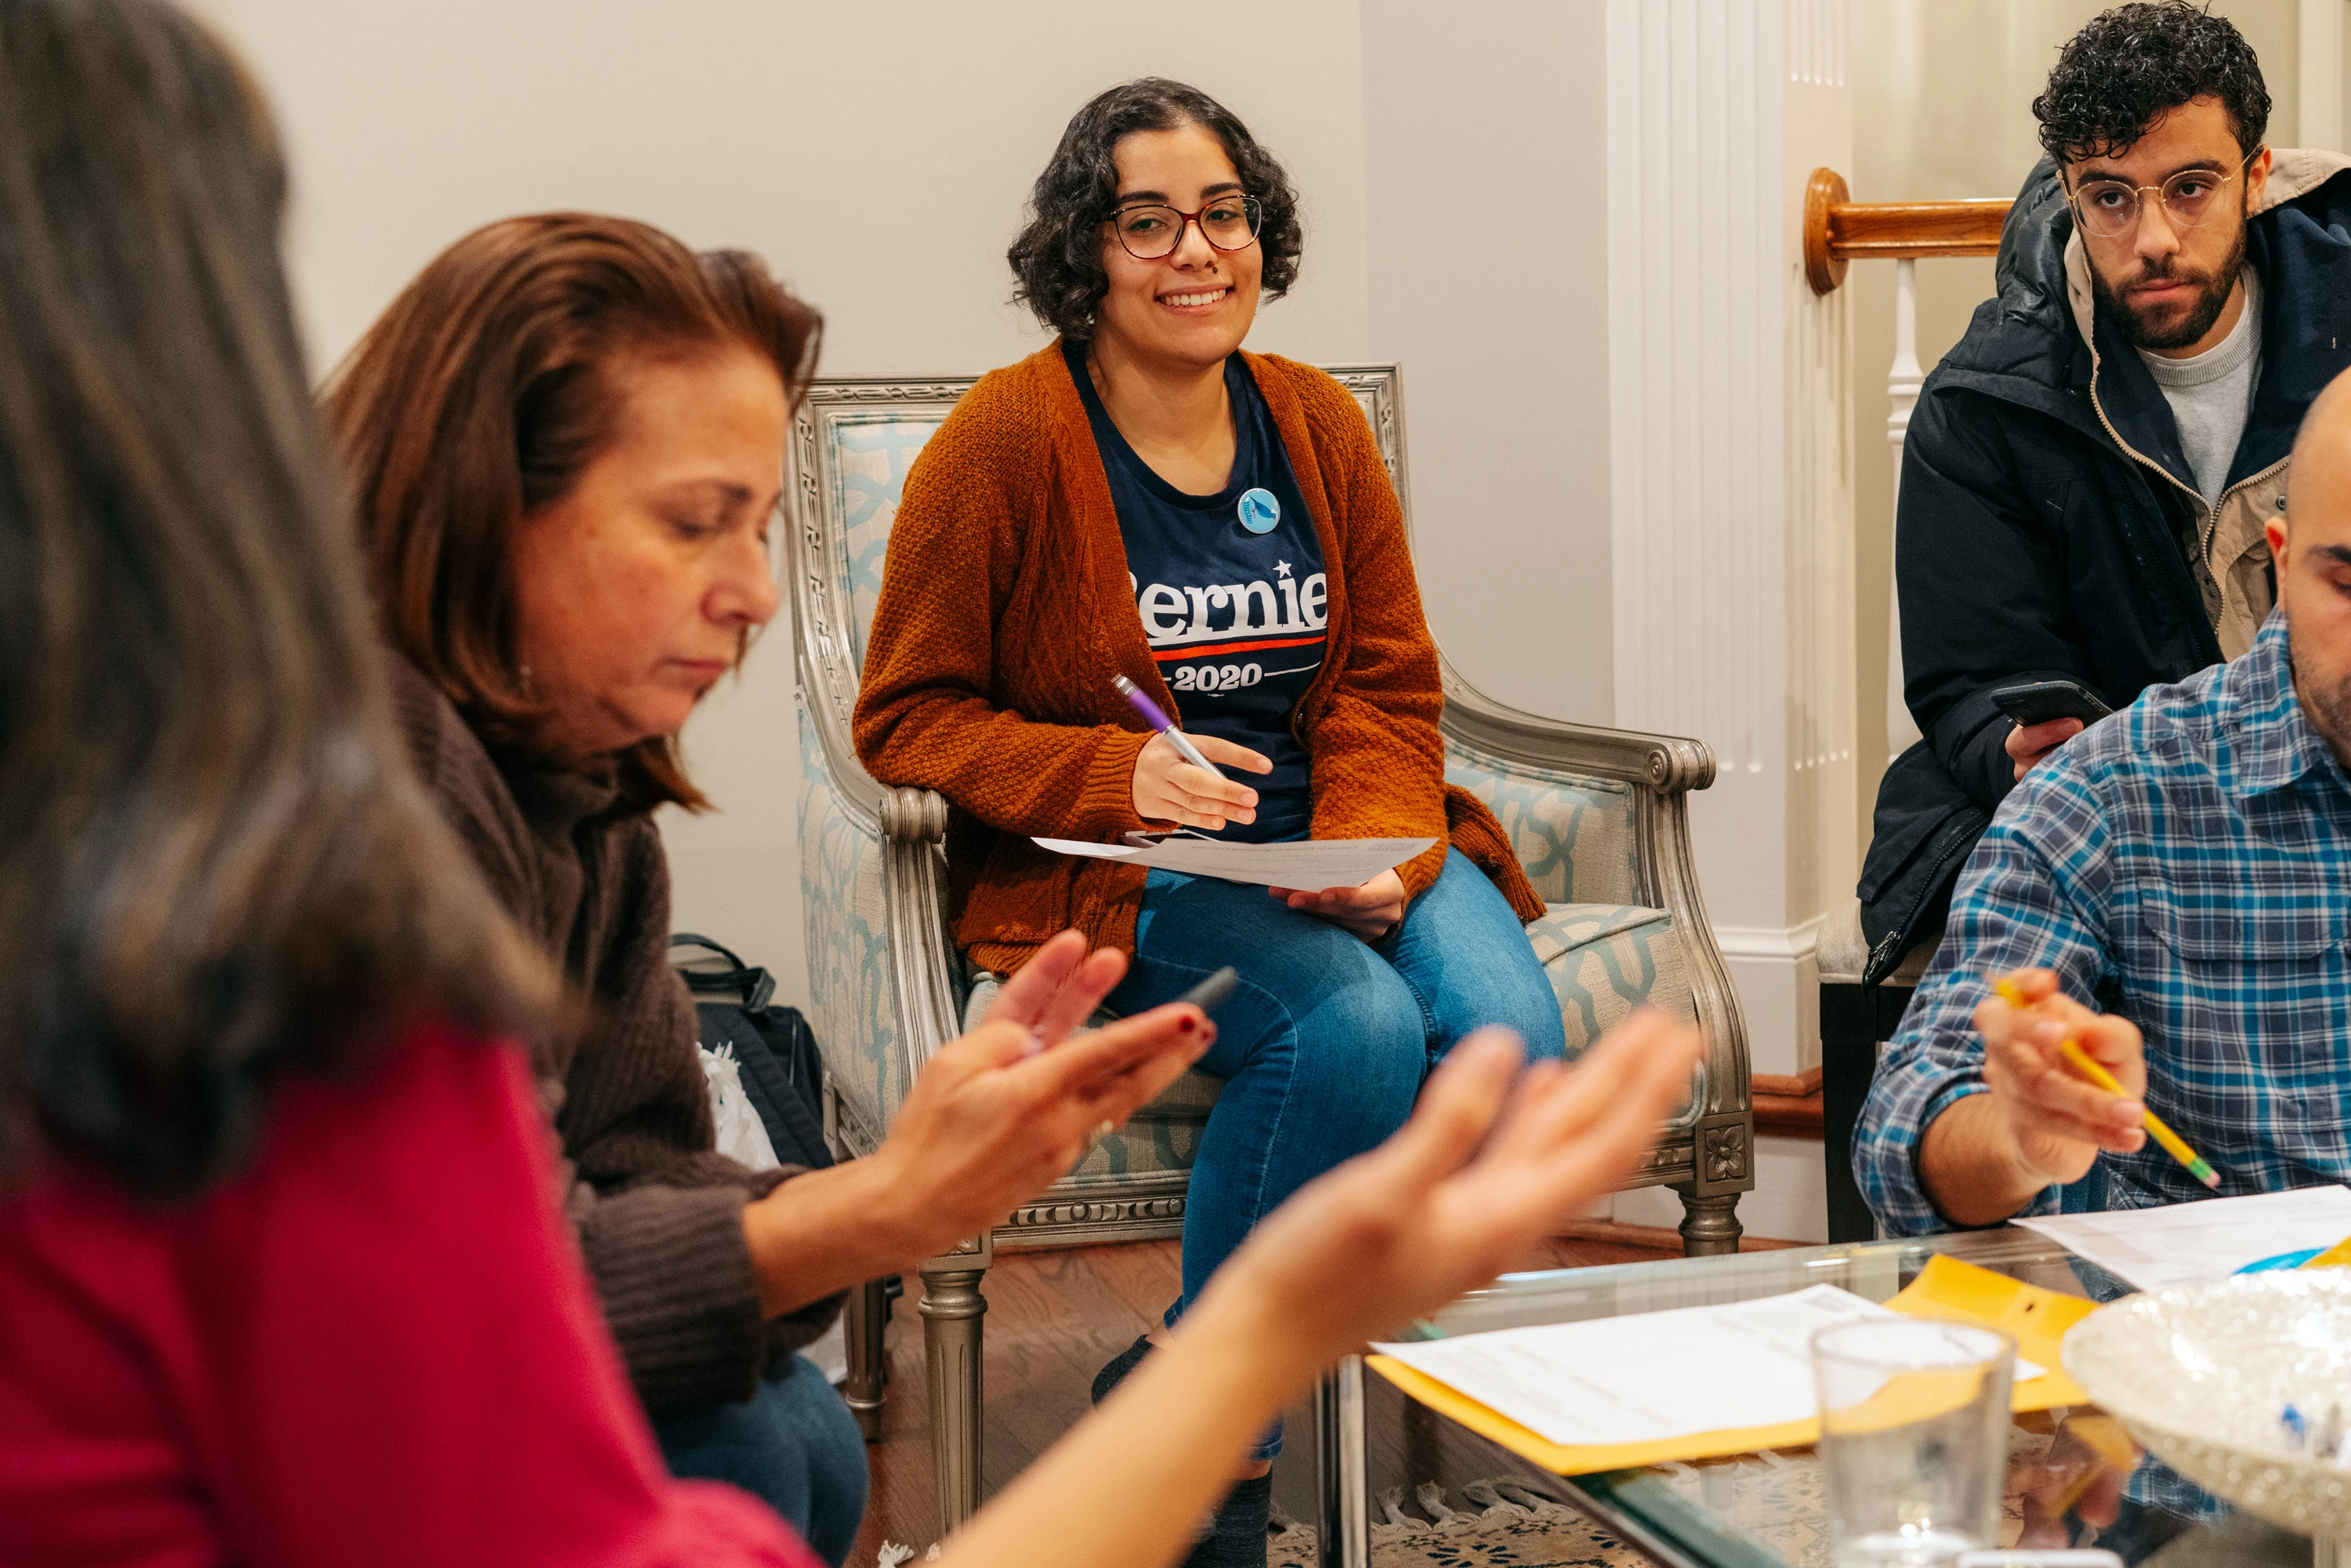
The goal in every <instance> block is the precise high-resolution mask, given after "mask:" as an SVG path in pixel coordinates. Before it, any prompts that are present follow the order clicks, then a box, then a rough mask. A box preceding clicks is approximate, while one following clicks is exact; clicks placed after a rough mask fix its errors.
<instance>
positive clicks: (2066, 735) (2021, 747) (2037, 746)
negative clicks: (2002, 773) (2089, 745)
mask: <svg viewBox="0 0 2351 1568" xmlns="http://www.w3.org/2000/svg"><path fill="white" fill-rule="evenodd" d="M2082 729H2083V724H2082V721H2081V720H2080V719H2078V718H2053V719H2046V720H2043V722H2042V723H2040V724H2021V725H2018V726H2017V727H2015V728H2014V729H2011V730H2010V731H2009V732H2008V739H2007V740H2006V741H2005V742H2004V743H2003V744H2004V746H2005V747H2006V748H2007V751H2008V758H2009V760H2010V761H2011V763H2013V764H2014V765H2015V769H2016V776H2017V778H2018V779H2023V777H2024V776H2025V775H2026V774H2027V773H2029V772H2031V771H2032V765H2033V764H2034V763H2036V762H2039V761H2040V760H2041V759H2042V758H2045V757H2047V756H2048V755H2049V754H2050V753H2051V752H2053V751H2054V750H2056V749H2057V748H2058V747H2061V746H2063V745H2064V744H2065V743H2066V742H2067V741H2069V740H2071V739H2073V738H2074V737H2075V736H2077V735H2079V734H2081V733H2082Z"/></svg>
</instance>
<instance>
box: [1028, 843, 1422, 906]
mask: <svg viewBox="0 0 2351 1568" xmlns="http://www.w3.org/2000/svg"><path fill="white" fill-rule="evenodd" d="M1129 839H1130V841H1128V842H1126V843H1123V844H1091V843H1084V842H1081V841H1079V840H1076V839H1039V840H1037V841H1036V842H1038V843H1039V844H1041V845H1043V846H1044V847H1045V848H1046V849H1049V850H1051V851H1052V852H1054V853H1056V854H1064V855H1088V856H1091V857H1092V858H1093V859H1096V860H1106V861H1124V862H1127V863H1128V864H1129V865H1148V866H1157V867H1159V868H1160V869H1162V870H1164V871H1176V872H1182V873H1185V874H1186V875H1187V876H1213V877H1218V878H1221V879H1222V880H1224V881H1226V882H1242V883H1262V884H1264V885H1265V886H1267V887H1294V888H1300V889H1302V890H1304V891H1306V892H1309V893H1312V892H1319V891H1320V890H1322V889H1323V888H1326V887H1361V886H1362V885H1363V884H1364V883H1367V882H1369V881H1371V880H1372V878H1374V877H1375V876H1377V875H1379V874H1380V873H1382V872H1384V871H1387V870H1389V869H1391V868H1392V867H1395V866H1400V865H1402V864H1404V862H1406V861H1408V860H1410V859H1412V858H1413V856H1415V855H1416V854H1418V853H1420V852H1422V851H1423V850H1426V848H1428V847H1429V846H1430V845H1431V844H1433V843H1435V842H1437V841H1436V840H1435V839H1300V840H1297V841H1293V842H1290V843H1286V844H1241V843H1228V842H1227V841H1224V840H1222V839H1203V838H1194V837H1191V836H1189V835H1179V834H1175V833H1170V834H1168V835H1167V836H1166V837H1165V838H1156V837H1153V836H1150V835H1147V834H1142V833H1135V834H1131V835H1130V836H1129Z"/></svg>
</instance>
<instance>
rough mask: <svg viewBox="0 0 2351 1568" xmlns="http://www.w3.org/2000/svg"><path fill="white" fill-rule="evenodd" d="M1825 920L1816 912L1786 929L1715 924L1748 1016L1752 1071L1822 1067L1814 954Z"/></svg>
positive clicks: (1817, 969)
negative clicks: (1809, 917)
mask: <svg viewBox="0 0 2351 1568" xmlns="http://www.w3.org/2000/svg"><path fill="white" fill-rule="evenodd" d="M1823 918H1824V917H1823V916H1821V915H1814V916H1813V917H1812V918H1811V919H1809V920H1805V921H1802V922H1800V923H1798V924H1796V925H1789V926H1784V927H1781V926H1770V925H1718V926H1716V927H1715V928H1714V939H1715V941H1716V942H1717V943H1718V944H1719V945H1720V946H1721V948H1722V956H1723V958H1724V960H1725V961H1726V962H1727V963H1728V964H1729V967H1730V978H1731V983H1732V984H1733V985H1735V986H1737V987H1738V988H1739V1005H1740V1009H1741V1010H1742V1011H1743V1012H1745V1014H1746V1015H1747V1053H1748V1065H1749V1067H1750V1070H1751V1071H1756V1072H1777V1073H1797V1072H1802V1071H1805V1070H1806V1069H1808V1068H1813V1067H1817V1066H1819V1065H1820V1061H1821V971H1820V964H1819V962H1818V960H1817V959H1816V958H1815V956H1814V953H1815V950H1816V949H1817V947H1818V946H1819V943H1820V935H1821V922H1822V920H1823Z"/></svg>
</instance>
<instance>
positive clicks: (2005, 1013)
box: [1976, 969, 2147, 1183]
mask: <svg viewBox="0 0 2351 1568" xmlns="http://www.w3.org/2000/svg"><path fill="white" fill-rule="evenodd" d="M2008 979H2009V981H2010V983H2011V984H2012V985H2013V986H2014V987H2015V988H2016V989H2017V990H2018V992H2019V993H2021V994H2022V996H2023V998H2025V1001H2026V1003H2027V1005H2026V1006H2025V1007H2023V1008H2017V1007H2013V1006H2011V1005H2010V1004H2009V1003H2008V1002H2006V1001H2003V1000H2001V998H1999V997H1993V998H1991V999H1990V1000H1989V1001H1987V1002H1985V1003H1984V1004H1983V1005H1982V1006H1981V1007H1979V1008H1978V1009H1976V1028H1977V1029H1978V1030H1980V1031H1981V1032H1982V1034H1983V1040H1984V1083H1985V1085H1986V1086H1987V1087H1988V1088H1990V1089H1991V1102H1992V1104H1993V1106H1994V1107H1995V1109H1996V1111H1997V1113H1998V1114H1999V1118H2000V1121H1999V1125H2000V1126H2001V1128H2002V1129H2003V1130H2004V1132H2005V1134H2006V1135H2007V1137H2008V1138H2009V1139H2010V1140H2011V1141H2012V1143H2013V1145H2014V1155H2015V1157H2016V1159H2017V1161H2018V1162H2019V1165H2020V1166H2021V1167H2022V1174H2023V1175H2025V1176H2030V1177H2035V1178H2038V1180H2039V1181H2040V1182H2042V1183H2047V1182H2059V1183H2064V1182H2072V1181H2079V1180H2081V1179H2082V1177H2083V1176H2085V1175H2086V1174H2087V1173H2088V1171H2089V1169H2090V1166H2091V1163H2092V1162H2093V1161H2095V1159H2096V1158H2097V1157H2098V1151H2099V1150H2101V1149H2108V1150H2111V1151H2113V1152H2114V1153H2116V1154H2118V1155H2128V1154H2136V1153H2137V1152H2138V1150H2139V1149H2140V1148H2141V1147H2142V1146H2144V1145H2145V1144H2146V1143H2147V1133H2146V1131H2145V1130H2144V1129H2143V1128H2142V1127H2141V1125H2140V1118H2141V1117H2143V1116H2144V1115H2146V1113H2147V1107H2146V1105H2145V1104H2143V1103H2141V1101H2140V1096H2142V1095H2144V1094H2145V1093H2146V1092H2147V1055H2146V1048H2145V1044H2144V1042H2143V1041H2142V1040H2140V1038H2139V1032H2138V1028H2137V1025H2135V1024H2133V1023H2132V1022H2131V1021H2130V1020H2129V1019H2122V1018H2116V1017H2114V1016H2112V1015H2111V1014H2106V1013H2094V1012H2092V1011H2091V1010H2090V1009H2087V1008H2085V1007H2084V1006H2082V1005H2081V1004H2080V1003H2079V1002H2077V1001H2075V1000H2074V998H2071V997H2069V996H2067V995H2065V993H2064V992H2063V991H2061V990H2059V989H2058V988H2057V977H2056V976H2055V975H2053V974H2052V973H2050V971H2048V970H2047V969H2020V970H2018V971H2017V972H2016V973H2015V974H2013V975H2011V976H2009V977H2008ZM2068 1034H2071V1035H2072V1036H2073V1037H2074V1039H2075V1040H2078V1041H2080V1042H2081V1046H2082V1049H2083V1050H2084V1051H2087V1052H2089V1054H2090V1056H2091V1057H2092V1059H2094V1060H2095V1061H2097V1063H2098V1064H2099V1065H2100V1066H2102V1067H2104V1068H2105V1070H2106V1071H2109V1072H2111V1073H2113V1074H2114V1075H2115V1079H2116V1082H2119V1083H2121V1084H2122V1086H2123V1087H2124V1088H2125V1089H2126V1090H2127V1091H2129V1094H2128V1097H2125V1096H2122V1095H2116V1094H2109V1093H2107V1092H2105V1090H2103V1089H2101V1088H2099V1087H2098V1086H2097V1085H2096V1084H2095V1083H2091V1082H2087V1081H2086V1080H2085V1079H2084V1078H2082V1077H2081V1076H2080V1075H2079V1074H2078V1073H2076V1072H2075V1071H2074V1070H2073V1068H2071V1067H2070V1066H2068V1065H2067V1064H2066V1061H2065V1058H2064V1053H2063V1052H2062V1051H2059V1049H2058V1047H2059V1045H2060V1043H2061V1042H2062V1041H2063V1040H2064V1039H2065V1037H2066V1036H2067V1035H2068Z"/></svg>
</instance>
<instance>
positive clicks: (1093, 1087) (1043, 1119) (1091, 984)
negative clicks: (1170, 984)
mask: <svg viewBox="0 0 2351 1568" xmlns="http://www.w3.org/2000/svg"><path fill="white" fill-rule="evenodd" d="M1125 973H1126V956H1125V955H1124V954H1123V953H1119V952H1117V951H1115V950H1113V949H1108V948H1105V949H1103V950H1102V951H1100V952H1097V953H1093V954H1088V953H1087V951H1086V944H1085V938H1084V937H1082V936H1079V935H1078V934H1077V933H1076V932H1074V931H1065V932H1063V933H1061V935H1060V936H1056V937H1054V938H1053V939H1052V940H1051V941H1050V942H1048V943H1047V944H1045V946H1043V947H1042V948H1040V949H1039V951H1038V953H1037V956H1035V957H1033V958H1031V959H1030V960H1029V963H1028V965H1027V967H1024V968H1022V969H1021V970H1020V972H1019V974H1017V975H1015V976H1013V977H1012V978H1011V979H1010V980H1009V981H1008V982H1007V984H1006V985H1005V988H1004V991H1003V994H1002V995H1000V996H998V998H997V999H996V1004H995V1005H994V1006H993V1007H992V1008H990V1009H988V1014H987V1020H986V1021H985V1022H983V1023H982V1024H981V1025H980V1026H979V1027H978V1028H977V1029H976V1030H972V1031H971V1032H970V1033H969V1034H967V1035H965V1036H963V1037H962V1038H961V1039H960V1040H954V1041H952V1042H950V1043H949V1044H948V1045H946V1047H945V1048H944V1049H942V1050H941V1051H939V1053H938V1054H937V1055H936V1056H935V1057H933V1058H932V1059H931V1061H930V1062H929V1064H928V1065H926V1066H925V1068H924V1069H923V1071H921V1073H919V1074H918V1075H917V1076H916V1077H915V1079H914V1086H913V1087H912V1088H911V1089H909V1090H908V1091H907V1093H906V1099H905V1102H904V1104H903V1105H901V1106H900V1107H899V1110H898V1117H897V1120H896V1121H895V1122H893V1124H891V1128H890V1135H889V1137H888V1138H887V1139H885V1140H883V1145H882V1147H881V1148H880V1149H879V1150H877V1151H875V1153H874V1155H873V1156H872V1164H874V1165H875V1166H880V1167H882V1173H883V1174H884V1175H885V1176H886V1181H885V1183H884V1185H883V1190H885V1191H892V1192H896V1193H900V1194H903V1195H904V1205H903V1207H904V1210H905V1211H906V1212H909V1213H913V1214H918V1215H922V1216H925V1217H928V1219H929V1234H928V1235H927V1236H925V1237H924V1238H921V1239H919V1242H918V1244H919V1247H920V1248H921V1249H922V1250H919V1251H917V1253H916V1254H915V1255H916V1256H927V1255H928V1254H929V1253H930V1252H935V1251H938V1250H941V1249H944V1248H946V1247H948V1246H951V1245H953V1244H954V1243H955V1242H956V1241H958V1240H960V1239H963V1238H964V1237H966V1236H968V1235H971V1234H972V1233H973V1232H975V1231H977V1230H981V1229H985V1228H987V1227H990V1226H994V1225H998V1224H1001V1223H1002V1222H1003V1220H1004V1218H1005V1216H1007V1215H1008V1214H1009V1213H1011V1212H1012V1209H1013V1207H1014V1206H1015V1205H1016V1204H1019V1203H1021V1202H1022V1201H1024V1200H1026V1199H1028V1198H1030V1197H1035V1196H1036V1195H1037V1194H1038V1193H1040V1192H1041V1191H1043V1190H1044V1189H1045V1188H1046V1187H1047V1186H1050V1184H1051V1183H1052V1182H1053V1181H1055V1180H1056V1179H1057V1178H1059V1177H1061V1176H1064V1175H1066V1174H1067V1173H1068V1172H1069V1170H1070V1167H1071V1166H1074V1165H1076V1164H1077V1163H1078V1161H1079V1160H1080V1159H1081V1157H1082V1156H1083V1155H1084V1154H1085V1152H1086V1146H1087V1140H1088V1138H1089V1137H1090V1136H1091V1134H1092V1133H1093V1131H1094V1130H1095V1129H1096V1128H1098V1127H1100V1126H1102V1124H1104V1123H1109V1124H1112V1125H1113V1126H1118V1125H1123V1124H1124V1123H1125V1121H1126V1119H1127V1117H1129V1116H1131V1115H1133V1114H1134V1113H1135V1111H1137V1110H1138V1109H1140V1108H1141V1107H1142V1106H1143V1105H1144V1104H1145V1103H1148V1102H1149V1101H1150V1100H1151V1099H1152V1097H1153V1096H1155V1095H1156V1094H1157V1093H1158V1092H1160V1091H1161V1090H1162V1089H1165V1087H1167V1085H1168V1084H1170V1083H1172V1082H1175V1079H1176V1078H1177V1077H1178V1076H1179V1075H1181V1074H1182V1073H1183V1071H1185V1070H1186V1068H1188V1067H1190V1066H1191V1065H1192V1063H1193V1062H1195V1061H1198V1060H1199V1057H1200V1053H1201V1052H1202V1051H1206V1050H1207V1049H1208V1045H1209V1042H1210V1041H1212V1040H1215V1039H1216V1037H1217V1030H1216V1026H1215V1025H1214V1024H1212V1023H1210V1022H1208V1020H1207V1018H1206V1017H1205V1016H1204V1015H1203V1014H1202V1013H1201V1011H1200V1009H1197V1008H1196V1007H1187V1006H1184V1005H1182V1004H1179V1003H1170V1004H1168V1005H1167V1006H1165V1007H1159V1008H1154V1009H1151V1010H1150V1011H1149V1012H1145V1013H1138V1014H1136V1015H1135V1016H1134V1017H1133V1018H1129V1019H1120V1020H1118V1021H1117V1022H1115V1023H1113V1024H1109V1025H1107V1026H1105V1027H1103V1028H1102V1029H1099V1030H1094V1031H1093V1032H1092V1033H1091V1034H1084V1035H1080V1036H1078V1037H1077V1038H1076V1039H1074V1040H1073V1039H1071V1038H1069V1036H1070V1033H1071V1030H1074V1029H1075V1028H1076V1027H1077V1026H1078V1025H1080V1024H1081V1023H1083V1022H1084V1021H1085V1020H1086V1018H1087V1017H1088V1016H1089V1015H1090V1014H1091V1013H1092V1011H1093V1010H1094V1009H1095V1008H1096V1007H1098V1006H1100V1005H1101V1002H1102V998H1103V997H1105V996H1107V995H1109V993H1110V991H1111V989H1112V988H1113V987H1114V986H1116V985H1117V984H1118V982H1119V979H1120V978H1121V977H1123V975H1124V974H1125Z"/></svg>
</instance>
